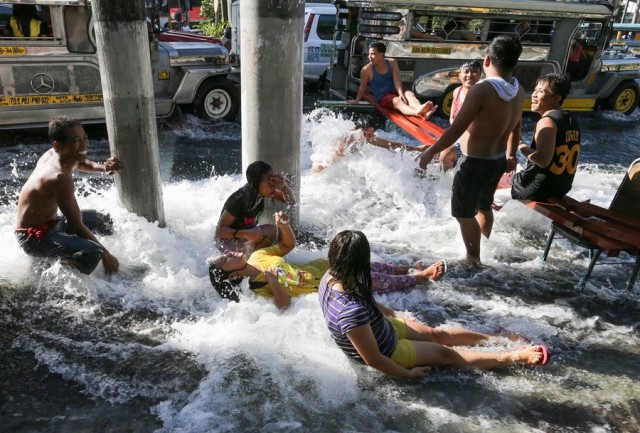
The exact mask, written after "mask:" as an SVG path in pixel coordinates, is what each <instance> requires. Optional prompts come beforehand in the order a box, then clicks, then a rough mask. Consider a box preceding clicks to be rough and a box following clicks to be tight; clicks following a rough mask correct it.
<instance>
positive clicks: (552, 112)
mask: <svg viewBox="0 0 640 433" xmlns="http://www.w3.org/2000/svg"><path fill="white" fill-rule="evenodd" d="M570 90H571V80H570V79H569V77H568V76H566V75H562V74H556V73H551V74H546V75H543V76H542V77H540V78H538V82H537V83H536V87H535V89H534V90H533V93H532V94H531V111H532V112H534V113H538V114H540V115H541V116H542V118H541V119H540V120H539V121H538V123H537V124H536V130H535V132H534V134H533V139H532V140H531V146H527V145H526V144H524V143H523V142H520V145H519V146H518V150H520V152H522V154H523V155H524V156H525V157H526V158H527V159H528V162H527V165H526V167H525V168H524V170H522V171H520V172H518V173H516V175H515V176H514V177H513V179H512V182H511V183H512V187H511V196H512V197H513V198H515V199H525V200H536V201H540V200H547V199H548V198H551V197H562V196H564V195H565V194H567V193H568V192H569V191H570V190H571V185H572V184H573V178H574V176H575V174H576V169H577V166H578V156H579V154H580V128H579V126H578V123H577V122H576V120H575V119H574V118H573V117H572V116H571V114H570V113H569V112H567V111H564V110H562V108H561V107H562V102H563V101H564V98H565V97H566V96H567V94H569V91H570Z"/></svg>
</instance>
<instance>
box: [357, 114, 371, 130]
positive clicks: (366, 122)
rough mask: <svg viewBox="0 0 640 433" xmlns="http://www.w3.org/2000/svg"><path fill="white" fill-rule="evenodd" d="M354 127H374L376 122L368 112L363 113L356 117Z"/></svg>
mask: <svg viewBox="0 0 640 433" xmlns="http://www.w3.org/2000/svg"><path fill="white" fill-rule="evenodd" d="M355 124H356V129H368V128H375V127H376V122H375V121H374V120H373V116H372V115H370V114H363V115H362V116H360V117H358V118H357V119H356V122H355Z"/></svg>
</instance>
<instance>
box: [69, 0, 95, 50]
mask: <svg viewBox="0 0 640 433" xmlns="http://www.w3.org/2000/svg"><path fill="white" fill-rule="evenodd" d="M64 23H65V28H66V31H67V49H68V50H69V52H70V53H84V54H93V53H95V52H96V44H95V32H94V30H93V23H92V21H91V9H90V8H84V7H66V8H64Z"/></svg>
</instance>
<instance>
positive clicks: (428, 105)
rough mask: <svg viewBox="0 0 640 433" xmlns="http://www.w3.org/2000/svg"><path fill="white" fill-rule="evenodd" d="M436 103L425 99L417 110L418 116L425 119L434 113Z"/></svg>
mask: <svg viewBox="0 0 640 433" xmlns="http://www.w3.org/2000/svg"><path fill="white" fill-rule="evenodd" d="M437 108H438V106H437V105H433V102H431V101H427V102H425V103H424V104H422V105H421V106H420V109H419V110H418V117H422V118H423V119H424V120H427V119H428V118H429V117H431V115H432V114H433V113H435V111H436V109H437Z"/></svg>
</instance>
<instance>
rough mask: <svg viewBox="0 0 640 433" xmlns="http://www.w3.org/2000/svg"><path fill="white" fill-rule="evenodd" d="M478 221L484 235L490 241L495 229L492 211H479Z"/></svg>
mask: <svg viewBox="0 0 640 433" xmlns="http://www.w3.org/2000/svg"><path fill="white" fill-rule="evenodd" d="M476 221H478V225H479V226H480V232H481V233H482V235H483V236H484V237H485V238H487V239H489V236H491V230H492V229H493V211H492V210H491V209H489V210H479V211H478V213H477V214H476Z"/></svg>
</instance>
